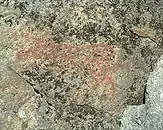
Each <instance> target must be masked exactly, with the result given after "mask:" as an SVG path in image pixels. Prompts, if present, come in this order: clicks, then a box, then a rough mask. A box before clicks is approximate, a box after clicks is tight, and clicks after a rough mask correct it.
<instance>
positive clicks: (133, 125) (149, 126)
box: [121, 55, 163, 130]
mask: <svg viewBox="0 0 163 130" xmlns="http://www.w3.org/2000/svg"><path fill="white" fill-rule="evenodd" d="M162 77H163V55H162V56H161V57H160V59H159V61H158V63H157V66H156V68H155V69H154V71H153V72H152V73H151V74H150V76H149V79H148V82H147V90H146V102H145V104H143V105H140V106H128V107H127V108H126V110H125V112H124V115H123V117H122V122H121V123H122V126H121V130H162V129H163V78H162Z"/></svg>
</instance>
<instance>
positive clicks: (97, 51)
mask: <svg viewBox="0 0 163 130" xmlns="http://www.w3.org/2000/svg"><path fill="white" fill-rule="evenodd" d="M25 38H26V39H28V40H30V41H32V43H33V46H31V47H27V48H24V49H22V50H18V51H17V52H16V58H17V59H18V60H21V61H22V60H27V59H31V58H32V59H34V60H35V61H37V60H40V61H42V63H43V62H44V61H49V62H55V63H56V64H57V65H58V66H59V67H60V68H61V69H70V70H73V69H74V68H77V69H79V70H81V71H86V72H87V74H88V75H89V76H90V77H91V78H92V80H91V81H90V83H89V86H92V87H98V86H106V87H107V86H108V85H109V86H111V87H110V91H109V96H108V100H110V99H111V98H113V97H114V96H115V94H116V85H115V77H114V73H115V70H116V69H115V67H116V51H115V50H114V47H113V46H110V45H108V44H106V43H98V44H92V45H91V44H89V45H88V44H84V45H79V46H78V45H73V44H54V43H52V42H50V41H48V40H45V39H42V38H31V37H30V32H29V30H28V32H27V33H26V34H25Z"/></svg>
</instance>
